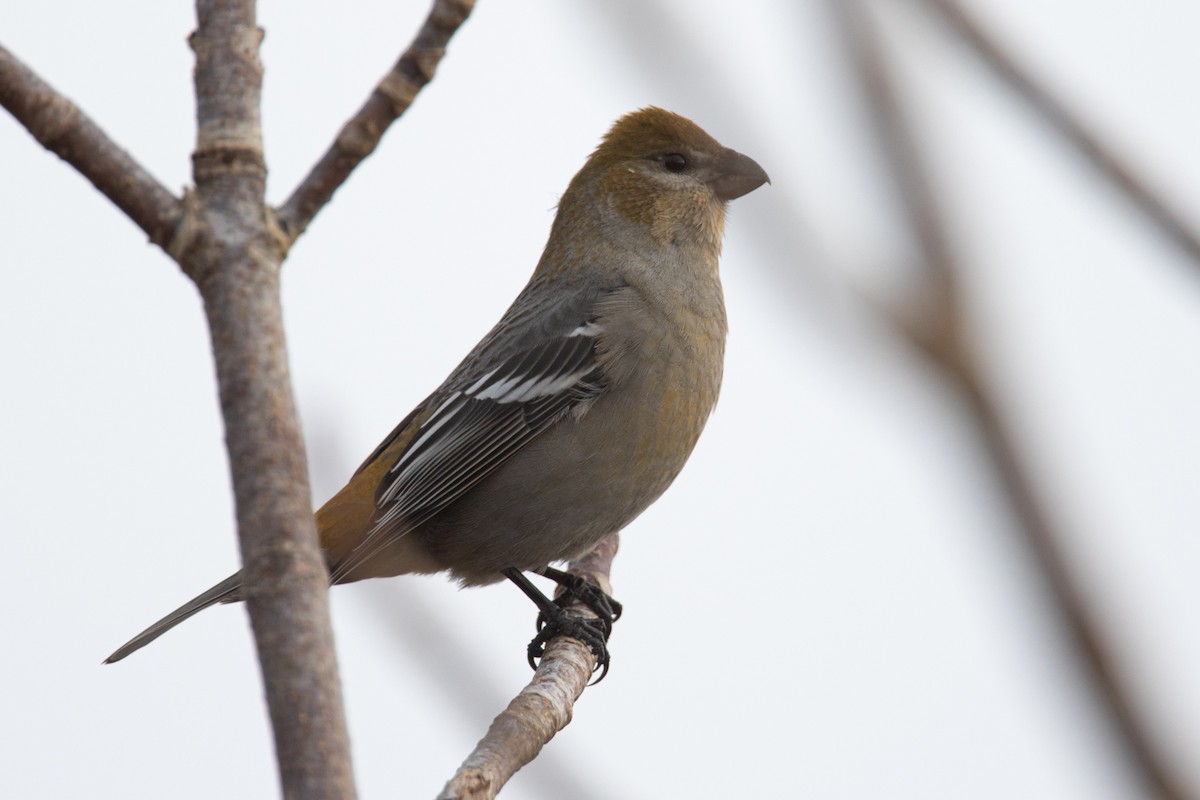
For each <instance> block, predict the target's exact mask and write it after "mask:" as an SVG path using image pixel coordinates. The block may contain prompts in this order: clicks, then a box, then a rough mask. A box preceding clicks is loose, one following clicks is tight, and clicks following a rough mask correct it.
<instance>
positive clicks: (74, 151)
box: [0, 46, 183, 250]
mask: <svg viewBox="0 0 1200 800" xmlns="http://www.w3.org/2000/svg"><path fill="white" fill-rule="evenodd" d="M0 105H2V106H4V107H5V108H6V109H8V111H9V112H10V113H11V114H12V115H13V116H14V117H16V119H17V121H18V122H20V123H21V124H22V125H24V126H25V128H26V130H28V131H29V132H30V133H31V134H33V137H34V138H35V139H37V140H38V142H40V143H41V145H42V146H43V147H45V148H46V149H47V150H49V151H50V152H52V153H54V154H55V155H57V156H58V157H59V158H61V159H63V160H64V161H66V162H67V163H68V164H70V165H71V166H73V167H75V169H77V170H78V171H79V172H80V173H81V174H82V175H83V176H84V177H85V178H87V179H88V180H89V181H91V182H92V185H93V186H95V187H96V188H97V189H99V190H100V192H101V193H102V194H103V195H104V196H105V197H107V198H108V199H109V200H111V201H113V203H115V204H116V206H117V208H119V209H121V210H122V211H124V212H125V214H126V216H128V217H129V218H130V219H131V220H133V221H134V223H135V224H137V226H138V227H140V228H141V229H142V230H144V231H145V232H146V234H147V235H148V236H149V237H150V241H152V242H154V243H155V244H156V245H158V246H159V247H161V248H163V249H164V250H165V249H167V247H168V245H169V243H170V239H171V236H172V235H173V233H174V231H175V227H176V226H177V225H178V224H179V220H180V219H181V218H182V216H183V211H182V208H181V206H180V202H179V199H178V198H177V197H175V196H174V195H172V194H171V193H170V192H169V191H167V189H166V188H165V187H164V186H163V185H162V184H160V183H159V182H158V181H157V180H155V178H154V176H153V175H151V174H150V173H149V172H147V171H146V170H145V169H144V168H143V167H142V165H141V164H138V163H137V162H136V161H135V160H134V159H133V156H131V155H129V153H127V152H125V151H124V150H123V149H121V148H120V147H119V146H118V145H117V144H116V143H115V142H113V141H112V140H111V139H109V138H108V135H107V134H105V133H104V131H103V130H101V129H100V127H99V126H98V125H96V123H95V122H93V121H92V120H91V119H90V118H89V117H88V116H87V115H86V114H84V113H83V111H82V110H80V108H79V106H77V105H75V104H74V103H72V102H71V101H70V100H68V99H67V98H65V97H63V96H62V95H61V94H59V93H58V92H57V91H56V90H55V89H54V88H53V87H52V86H50V85H49V84H47V83H46V82H45V81H43V80H42V79H41V78H39V77H38V76H37V75H36V74H34V72H33V71H32V70H31V69H29V67H27V66H26V65H25V64H24V63H22V62H21V61H20V59H18V58H17V57H16V56H14V55H13V54H12V53H10V52H9V51H8V50H6V49H4V47H2V46H0Z"/></svg>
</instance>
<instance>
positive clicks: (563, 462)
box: [105, 106, 770, 670]
mask: <svg viewBox="0 0 1200 800" xmlns="http://www.w3.org/2000/svg"><path fill="white" fill-rule="evenodd" d="M769 182H770V179H769V178H768V176H767V173H766V172H765V171H764V170H763V168H762V167H761V166H759V165H758V163H757V162H755V161H754V160H753V159H751V158H749V157H748V156H745V155H742V154H741V153H739V152H737V151H735V150H732V149H729V148H727V147H724V146H723V145H721V144H719V143H718V142H717V141H716V140H715V139H714V138H713V137H712V136H710V135H709V134H708V133H706V132H705V131H704V130H703V129H702V128H700V127H699V126H698V125H697V124H695V123H694V122H692V121H691V120H689V119H687V118H685V117H683V116H680V115H678V114H675V113H673V112H670V111H667V110H664V109H662V108H658V107H654V106H650V107H646V108H642V109H639V110H637V111H634V112H631V113H628V114H626V115H624V116H622V117H621V118H619V119H618V120H617V121H616V122H615V123H614V124H613V125H612V127H611V128H610V130H609V131H608V132H607V134H606V135H604V137H603V138H602V140H601V142H600V144H599V145H598V146H597V147H596V149H595V151H594V152H592V154H591V156H590V157H589V158H588V159H587V161H586V162H585V164H584V166H583V168H582V169H580V170H579V172H578V173H577V174H576V175H575V176H574V178H573V179H572V180H571V182H570V184H569V185H568V187H567V190H566V191H565V192H564V193H563V195H562V197H561V199H560V200H559V203H558V205H557V210H556V213H555V217H554V221H553V223H552V225H551V229H550V235H549V238H548V240H547V243H546V246H545V249H544V251H543V253H542V256H541V258H540V259H539V261H538V263H537V267H536V269H535V270H534V272H533V276H532V277H531V278H530V280H529V283H528V284H527V285H526V286H525V288H524V289H523V290H522V291H521V292H520V294H519V295H518V296H517V298H516V299H515V300H514V301H513V303H512V305H511V306H510V307H509V308H508V310H507V311H506V312H505V313H504V315H503V317H502V318H501V319H500V321H499V322H498V323H497V324H496V325H495V327H494V328H492V330H491V331H490V332H489V333H488V334H487V335H485V336H484V338H483V339H482V340H481V341H480V342H479V343H478V344H477V345H476V346H475V348H474V349H473V350H471V352H470V353H469V354H468V355H467V356H466V358H464V359H463V361H462V362H461V363H460V364H459V365H458V366H457V367H456V368H455V369H454V370H453V371H452V372H451V373H450V375H449V377H447V378H446V380H445V381H444V382H443V383H442V385H441V386H439V387H438V388H437V389H436V390H435V391H434V392H433V393H432V394H430V395H429V396H428V397H427V398H425V400H424V401H422V402H421V403H420V404H419V405H417V407H416V408H415V409H414V410H413V411H412V412H411V413H410V414H409V415H408V416H407V417H405V418H404V419H403V420H402V421H401V422H400V423H399V424H398V425H397V426H396V428H395V429H394V430H393V431H392V432H391V433H390V434H389V435H388V436H387V437H386V438H385V439H384V440H383V441H382V442H381V443H380V444H379V446H378V447H376V448H375V451H374V452H372V453H371V454H370V455H369V456H368V457H367V458H366V460H364V461H363V463H362V465H361V466H360V467H359V468H358V469H357V470H356V471H355V472H354V474H353V476H352V477H351V478H350V480H349V481H348V482H347V483H346V485H345V487H343V488H342V489H341V490H340V491H339V492H338V493H337V494H335V495H334V496H333V497H332V498H331V499H330V500H329V501H328V502H326V503H325V504H324V505H323V506H322V507H321V508H320V509H319V510H317V512H316V526H317V530H318V533H319V535H320V545H321V548H322V551H323V554H324V557H325V561H326V565H327V566H328V569H329V579H330V583H331V585H332V584H342V583H349V582H352V581H358V580H363V579H367V578H384V577H393V576H398V575H404V574H431V573H441V572H445V573H448V574H449V576H450V577H451V578H453V579H455V580H457V581H458V582H459V583H460V584H461V585H463V586H482V585H486V584H492V583H497V582H499V581H501V580H503V579H504V578H509V579H510V580H512V581H513V582H514V583H516V584H517V585H518V587H520V588H521V589H522V591H524V592H525V593H526V594H529V595H530V596H531V597H532V598H533V599H534V602H535V603H537V604H538V607H539V609H540V611H541V616H540V619H541V620H542V623H541V624H543V625H544V627H543V629H542V632H541V633H539V639H540V643H539V640H538V639H535V641H534V642H531V643H530V651H529V653H530V663H531V664H532V663H534V659H535V656H536V655H539V654H540V653H541V647H540V645H541V644H544V643H545V641H546V640H547V639H548V637H550V636H553V635H559V634H564V633H565V634H566V635H574V636H576V637H577V638H581V639H583V640H584V641H585V642H586V643H587V644H588V645H589V646H590V647H591V649H592V650H593V652H595V653H596V655H597V658H598V659H599V660H600V662H601V663H602V664H603V666H604V668H605V670H607V666H608V655H607V650H606V649H605V642H606V641H607V638H608V632H609V631H611V623H612V620H613V619H614V618H615V616H616V615H619V604H615V601H611V598H608V597H607V595H604V594H603V592H600V591H599V590H598V589H595V588H594V587H589V586H586V585H583V583H582V581H580V580H577V579H573V578H570V577H568V575H567V573H564V572H562V571H560V570H557V569H555V568H553V567H552V566H551V565H552V564H554V563H558V562H563V561H568V560H571V559H573V558H576V557H578V556H580V555H583V554H585V553H586V552H588V551H589V550H590V549H591V548H592V547H594V546H595V545H596V544H597V543H598V542H600V541H601V540H602V539H603V538H605V537H606V536H607V535H609V534H611V533H613V532H616V531H619V530H621V529H622V528H624V527H625V526H626V525H628V524H629V523H630V522H631V521H632V520H633V519H634V518H635V517H637V516H638V515H639V514H641V513H642V511H644V510H645V509H646V508H647V507H648V506H649V505H650V504H651V503H653V502H654V501H655V500H657V499H658V498H659V496H660V495H662V493H663V492H664V491H665V490H666V489H667V487H668V486H670V485H671V483H672V482H673V481H674V480H675V478H676V476H677V475H678V474H679V473H680V471H681V470H682V469H683V466H684V463H685V462H686V461H687V460H688V457H689V456H690V455H691V453H692V449H693V448H694V447H695V445H696V442H697V440H698V439H699V437H700V434H701V431H702V429H703V428H704V426H705V423H706V421H707V420H708V418H709V414H710V413H711V412H712V410H713V407H714V406H715V404H716V402H717V396H718V393H719V391H720V387H721V379H722V373H723V365H724V356H725V338H726V332H727V329H728V323H727V318H726V312H725V302H724V296H723V292H722V288H721V280H720V276H719V272H718V261H719V257H720V252H721V245H722V240H723V236H724V227H725V216H726V207H727V204H728V203H729V202H730V201H731V200H734V199H737V198H739V197H741V196H743V195H745V194H747V193H749V192H751V191H753V190H755V189H757V188H758V187H760V186H762V185H763V184H764V183H769ZM525 572H533V573H537V574H541V575H545V576H547V577H550V578H552V579H554V580H556V581H558V582H559V583H562V584H564V585H565V586H566V588H567V589H568V595H571V596H572V597H574V598H578V599H582V600H583V601H584V602H586V603H587V604H588V605H589V606H591V607H592V608H593V609H595V610H596V611H597V612H598V613H599V614H600V616H601V620H600V624H599V625H597V624H596V623H595V622H594V621H589V622H587V623H585V624H582V625H581V624H580V623H578V622H573V621H572V620H573V619H575V618H572V617H567V616H565V615H563V614H561V613H557V612H558V610H559V609H560V608H561V607H562V606H563V605H564V603H563V602H562V600H561V599H560V600H559V601H558V602H557V603H554V602H551V601H548V600H547V599H546V598H545V596H544V595H541V594H540V592H539V591H538V590H537V589H536V587H534V586H533V585H532V584H531V583H530V582H529V581H528V578H526V577H525V575H524V573H525ZM539 597H540V599H539ZM241 599H243V593H242V576H241V572H238V573H235V574H234V575H231V576H230V577H229V578H226V579H225V580H223V581H221V582H220V583H218V584H216V585H215V586H213V587H212V588H211V589H209V590H208V591H206V592H204V593H202V594H200V595H199V596H197V597H195V598H194V599H192V600H190V601H189V602H187V603H185V604H184V605H182V606H180V607H179V608H178V609H176V610H175V611H173V612H171V613H170V614H168V615H167V616H165V617H164V618H162V619H161V620H159V621H158V622H156V623H154V624H153V625H151V626H150V627H149V628H147V629H146V630H144V631H142V632H141V633H139V634H138V635H137V636H135V637H134V638H133V639H131V640H130V641H129V642H127V643H126V644H124V645H122V646H121V647H120V648H118V649H117V650H116V651H115V652H114V653H113V654H112V655H110V656H109V657H108V658H107V659H106V660H105V663H112V662H115V661H119V660H121V659H123V658H125V657H126V656H128V655H129V654H130V653H132V652H134V651H136V650H138V649H140V648H142V647H144V646H145V645H147V644H149V643H150V642H152V641H154V640H155V639H157V638H158V637H159V636H161V635H162V634H163V633H165V632H166V631H167V630H169V629H171V628H173V627H175V626H176V625H178V624H179V623H181V622H183V621H184V620H186V619H188V618H190V617H191V616H192V615H194V614H196V613H197V612H199V611H201V610H203V609H205V608H208V607H209V606H212V605H215V604H218V603H230V602H235V601H239V600H241ZM610 601H611V602H610ZM614 609H616V610H615V611H614Z"/></svg>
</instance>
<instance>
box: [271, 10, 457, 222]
mask: <svg viewBox="0 0 1200 800" xmlns="http://www.w3.org/2000/svg"><path fill="white" fill-rule="evenodd" d="M474 7H475V0H434V3H433V8H432V9H430V11H429V16H428V17H426V19H425V24H424V25H422V26H421V30H420V31H419V32H418V33H417V36H416V38H415V39H413V42H412V44H410V45H409V46H408V49H407V50H405V51H404V53H403V55H401V56H400V60H399V61H397V62H396V65H395V66H394V67H392V69H391V71H390V72H389V73H388V74H387V75H385V76H384V77H383V80H381V81H380V82H379V84H378V85H377V86H376V87H375V90H374V91H372V92H371V96H370V97H368V98H367V101H366V102H365V103H364V104H363V106H362V108H360V109H359V110H358V113H356V114H355V115H354V116H353V117H352V118H351V119H350V121H349V122H347V123H346V124H345V125H344V126H343V127H342V130H341V132H340V133H339V134H338V136H337V139H335V140H334V142H333V144H332V145H330V147H329V150H328V151H327V152H326V153H325V155H324V156H323V157H322V158H321V160H320V161H318V162H317V164H316V166H314V167H313V168H312V171H311V172H309V173H308V176H307V177H305V179H304V180H303V181H301V183H300V185H299V186H297V187H296V189H295V191H293V192H292V196H291V197H289V198H288V200H287V202H286V203H284V204H283V206H281V207H280V209H279V212H278V215H277V218H278V222H279V225H280V227H281V228H282V229H283V231H284V234H285V235H286V237H287V242H288V244H289V245H290V244H292V243H293V242H295V241H296V239H298V238H299V237H300V235H301V234H302V233H304V230H305V229H306V228H307V227H308V225H309V223H310V222H312V220H313V217H315V216H316V215H317V212H319V211H320V210H321V209H322V208H324V206H325V204H326V203H328V202H329V200H330V198H331V197H333V193H334V192H335V191H337V189H338V187H340V186H341V185H342V184H343V183H344V182H345V181H346V179H347V178H348V177H350V173H351V172H353V171H354V168H355V167H357V166H358V165H359V163H360V162H362V160H363V159H365V158H366V157H367V156H369V155H371V153H373V152H375V148H376V147H378V146H379V141H380V139H382V138H383V134H384V132H385V131H386V130H387V129H388V126H389V125H391V124H392V123H393V122H395V121H396V120H397V119H399V118H400V115H402V114H403V113H404V112H405V111H407V110H408V107H409V106H410V105H412V102H413V100H415V99H416V97H417V94H418V93H419V92H420V91H421V89H423V88H425V86H426V85H427V84H428V83H429V82H430V81H431V80H433V74H434V71H435V70H436V69H437V65H438V62H440V61H441V60H442V56H444V55H445V54H446V45H447V44H448V43H449V41H450V37H451V36H453V35H454V33H455V32H456V31H457V30H458V29H459V27H461V26H462V24H463V23H464V22H466V21H467V17H468V16H470V14H471V11H472V9H474Z"/></svg>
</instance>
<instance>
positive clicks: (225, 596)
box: [104, 572, 242, 664]
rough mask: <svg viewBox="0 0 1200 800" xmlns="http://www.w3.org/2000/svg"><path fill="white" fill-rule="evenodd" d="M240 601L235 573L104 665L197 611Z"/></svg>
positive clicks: (120, 649)
mask: <svg viewBox="0 0 1200 800" xmlns="http://www.w3.org/2000/svg"><path fill="white" fill-rule="evenodd" d="M241 599H242V573H241V572H235V573H234V574H232V575H230V576H229V577H228V578H226V579H225V580H223V581H221V582H220V583H218V584H217V585H216V586H214V587H212V588H211V589H209V590H208V591H207V592H204V593H203V594H201V595H200V596H199V597H194V598H192V599H191V600H189V601H188V602H186V603H184V604H183V605H181V606H180V607H179V608H177V609H175V610H174V611H172V612H171V613H170V614H167V615H166V616H165V617H163V618H162V619H160V620H159V621H158V622H156V623H154V624H153V625H151V626H150V627H149V628H146V630H144V631H142V632H141V633H139V634H138V635H137V636H135V637H133V638H132V639H130V640H129V641H128V642H126V643H125V644H123V645H121V646H120V647H118V648H117V651H116V652H115V653H113V654H112V655H111V656H109V657H108V658H106V659H104V663H105V664H111V663H113V662H114V661H120V660H121V659H122V658H124V657H125V656H127V655H129V654H130V653H132V652H133V651H134V650H140V649H142V648H143V647H145V646H146V645H148V644H150V643H151V642H153V641H154V640H155V639H157V638H158V637H160V636H162V635H163V634H164V633H166V632H167V631H169V630H171V628H174V627H175V626H176V625H178V624H179V623H181V622H183V621H184V620H185V619H187V618H189V617H190V616H192V615H193V614H195V613H197V612H199V611H203V610H204V609H206V608H208V607H209V606H212V605H216V604H217V603H232V602H233V601H235V600H241Z"/></svg>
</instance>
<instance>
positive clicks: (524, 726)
mask: <svg viewBox="0 0 1200 800" xmlns="http://www.w3.org/2000/svg"><path fill="white" fill-rule="evenodd" d="M619 545H620V537H619V535H618V534H615V533H614V534H612V535H611V536H609V537H608V538H607V539H605V540H604V541H602V542H600V544H598V545H596V547H595V548H594V549H593V550H592V551H591V552H590V553H588V554H587V555H586V556H584V557H583V558H582V559H580V560H579V561H576V562H574V563H572V564H571V568H570V572H571V573H573V574H575V575H579V576H581V577H583V578H585V579H587V580H588V581H590V582H592V583H595V584H596V585H597V586H599V587H600V588H601V589H603V590H604V591H605V592H607V593H609V594H611V593H612V586H611V585H610V583H609V574H610V572H611V570H612V562H613V557H614V556H615V555H616V554H617V548H618V546H619ZM569 610H570V611H571V613H574V614H578V615H580V616H594V615H592V613H591V612H590V611H589V610H588V609H587V608H585V607H583V606H575V607H573V608H571V609H569ZM595 668H596V659H595V656H593V655H592V651H591V650H589V649H588V647H587V645H585V644H583V643H582V642H580V641H578V640H576V639H569V638H566V637H559V638H557V639H553V640H551V642H550V644H549V645H548V646H547V648H546V654H545V655H544V656H543V657H542V660H541V663H539V664H538V668H537V670H536V671H535V672H534V673H533V680H531V681H530V682H529V685H528V686H526V687H525V688H524V689H522V690H521V691H520V693H519V694H518V695H517V696H516V697H515V698H513V701H512V702H511V703H509V704H508V708H506V709H504V711H502V712H501V713H500V716H498V717H496V719H495V720H493V721H492V724H491V727H489V728H488V730H487V733H486V734H484V736H483V738H482V739H480V740H479V744H477V745H475V749H474V750H473V751H471V754H470V755H469V756H467V760H466V761H464V762H463V763H462V766H461V767H459V768H458V772H456V773H455V774H454V777H453V778H451V779H450V781H449V782H448V783H447V784H446V787H445V788H444V789H442V793H441V794H439V795H438V800H490V798H493V797H495V796H496V795H497V793H499V791H500V789H501V788H502V787H503V786H504V784H505V783H507V782H508V780H509V778H511V777H512V776H513V775H515V774H516V772H517V770H519V769H520V768H521V767H523V766H525V765H526V764H528V763H529V762H530V761H532V760H533V759H534V758H536V757H537V754H538V753H539V752H541V749H542V747H544V746H545V745H546V743H547V742H549V741H550V740H551V739H552V738H554V734H556V733H558V732H559V731H560V730H562V729H563V728H565V727H566V726H567V724H568V723H569V722H570V721H571V713H572V710H573V708H574V706H575V701H576V700H578V699H579V696H580V695H582V694H583V690H584V688H585V687H586V686H587V684H588V681H589V680H591V678H592V672H593V671H594V670H595Z"/></svg>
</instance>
